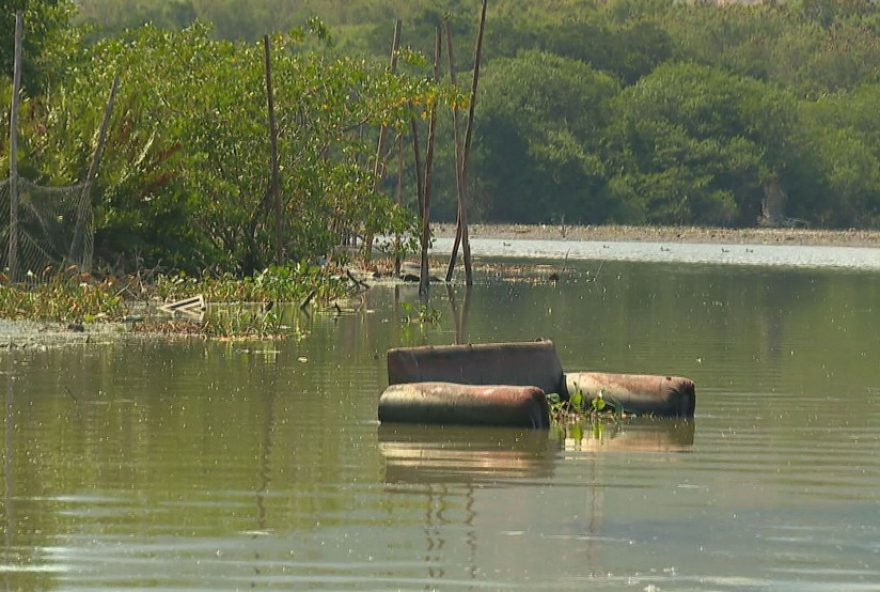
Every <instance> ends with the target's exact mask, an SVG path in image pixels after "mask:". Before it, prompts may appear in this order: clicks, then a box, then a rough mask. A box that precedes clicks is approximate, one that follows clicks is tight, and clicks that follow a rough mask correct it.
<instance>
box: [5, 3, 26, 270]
mask: <svg viewBox="0 0 880 592" xmlns="http://www.w3.org/2000/svg"><path fill="white" fill-rule="evenodd" d="M23 38H24V13H23V12H22V11H20V10H19V11H17V12H16V13H15V54H14V58H13V59H14V61H13V74H12V109H11V110H10V115H9V250H8V253H7V258H6V262H7V263H8V264H9V279H10V280H11V281H13V282H14V281H15V280H16V279H18V106H19V94H20V93H21V44H22V40H23Z"/></svg>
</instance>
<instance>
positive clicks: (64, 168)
mask: <svg viewBox="0 0 880 592" xmlns="http://www.w3.org/2000/svg"><path fill="white" fill-rule="evenodd" d="M7 4H9V2H7ZM13 5H16V6H17V4H16V3H15V2H12V3H11V4H10V6H9V10H7V14H11V9H12V8H14V6H13ZM72 7H73V5H72V4H71V3H69V2H65V1H63V0H43V1H35V2H29V3H28V4H27V10H28V13H29V16H28V18H29V20H28V23H29V24H28V27H29V28H28V37H27V38H28V40H29V41H28V43H31V44H33V45H31V46H29V47H28V48H27V59H28V60H30V61H29V62H28V64H30V65H29V66H28V68H30V70H29V73H28V74H27V81H26V84H27V86H26V90H25V93H24V96H23V99H24V101H23V104H22V117H21V129H20V134H19V136H20V151H21V154H20V161H21V163H22V172H23V173H24V174H27V175H28V176H29V177H34V178H36V179H37V180H38V181H40V182H42V183H44V184H50V183H55V184H66V183H72V182H76V181H78V180H81V179H82V176H83V175H84V172H85V170H86V169H87V167H88V163H89V161H90V159H91V155H92V153H93V151H94V148H95V141H96V129H97V128H98V125H99V123H100V117H101V113H102V105H103V104H104V101H105V100H106V95H107V91H108V89H109V86H110V81H111V80H112V77H113V75H114V74H116V73H117V72H119V73H121V74H122V87H121V90H120V96H119V97H118V98H117V103H116V105H117V107H116V115H115V116H114V121H113V125H112V127H111V133H110V137H109V140H108V145H107V149H106V151H105V158H104V162H103V163H102V166H101V170H100V174H99V177H98V182H97V187H96V191H95V196H96V204H95V205H96V226H97V234H96V252H97V254H98V256H99V257H100V258H101V259H102V260H103V261H105V262H106V263H108V264H110V265H113V266H120V267H123V268H125V267H127V268H133V267H135V266H137V265H145V266H162V267H163V268H167V269H184V270H186V271H188V272H189V273H196V272H199V271H202V270H206V269H209V270H211V272H212V273H218V274H219V273H223V272H232V273H236V274H252V273H255V272H258V271H259V270H261V269H264V268H266V267H267V266H268V264H269V263H270V262H272V261H274V259H275V252H276V250H277V249H278V248H279V247H280V248H281V250H282V251H283V252H284V254H285V258H286V259H287V260H293V261H298V260H312V259H314V258H315V257H318V256H321V255H324V254H326V253H328V252H329V251H330V249H331V247H332V246H333V245H334V244H336V243H338V241H339V238H340V237H341V236H343V235H344V234H348V233H355V234H366V235H380V234H391V233H395V232H404V231H406V230H411V229H412V228H413V215H412V214H411V213H410V212H412V211H414V210H415V207H414V202H415V197H414V196H415V190H414V186H413V185H414V184H413V181H412V172H413V171H412V164H411V147H410V146H405V149H404V154H405V156H406V159H407V165H406V171H405V175H404V193H403V202H404V204H405V205H404V206H403V207H397V206H396V205H394V204H392V203H391V200H390V199H389V198H388V194H390V193H393V191H394V186H395V183H394V181H393V180H392V179H391V177H392V176H393V175H392V174H390V173H391V171H390V169H391V168H393V165H391V164H390V162H389V164H388V166H387V167H386V168H387V169H388V173H389V174H386V178H385V182H384V183H381V184H379V186H378V187H379V189H378V191H377V190H376V183H375V179H374V178H373V165H374V159H375V138H376V132H377V131H378V126H380V125H387V126H388V127H389V128H390V130H391V132H390V134H389V142H388V144H387V146H388V148H389V149H388V153H389V154H391V148H390V147H391V146H393V145H394V143H393V139H394V138H395V137H403V138H404V142H405V143H408V141H409V121H410V117H411V116H413V115H415V116H416V119H417V121H418V122H420V125H424V117H425V115H426V113H428V111H429V109H430V107H431V105H433V104H435V103H438V102H439V103H440V104H441V105H444V106H447V107H448V106H449V105H452V104H456V105H458V106H459V107H461V108H463V109H464V108H465V107H466V106H467V100H466V98H465V97H466V90H465V89H467V88H468V87H469V82H470V73H471V72H470V69H471V68H472V64H473V56H472V54H471V52H470V51H469V49H470V47H471V46H472V41H473V39H474V36H475V33H476V30H475V29H476V23H477V17H478V12H479V2H477V1H476V0H473V1H470V0H467V1H466V0H443V1H442V2H439V3H437V2H429V1H428V0H413V1H407V2H404V1H403V0H394V1H392V2H380V1H379V0H354V1H350V2H341V1H339V0H251V1H249V2H247V3H241V2H237V1H236V2H233V1H232V0H216V1H215V0H211V1H210V2H209V1H206V0H174V1H171V2H167V1H165V0H162V1H160V0H133V1H132V2H130V3H119V2H117V1H116V0H80V1H79V2H78V3H77V7H78V10H79V14H78V16H77V22H81V23H82V22H85V23H89V24H90V25H92V26H94V27H95V28H94V29H92V30H91V31H84V30H81V29H76V28H71V27H70V26H69V25H68V19H69V17H70V15H71V10H72ZM316 16H317V17H320V18H321V19H323V20H321V21H318V20H315V18H314V17H316ZM395 17H401V18H403V19H404V28H403V32H404V37H403V48H404V49H402V50H401V53H400V57H401V58H403V59H402V60H401V64H400V69H401V71H402V72H403V74H401V75H398V76H391V75H389V74H388V73H387V72H386V69H387V60H388V48H389V45H390V37H391V28H392V24H393V19H394V18H395ZM447 19H448V20H449V22H450V24H451V25H452V29H453V32H454V36H455V43H456V49H457V51H456V57H457V65H458V75H459V84H460V88H458V89H454V88H451V87H448V86H444V85H440V86H436V85H434V84H432V83H430V82H428V75H427V74H428V71H429V70H430V64H429V61H430V60H427V59H426V58H425V55H428V54H429V52H430V45H431V42H432V40H433V30H434V28H435V27H436V26H437V25H438V24H442V23H444V22H445V21H446V20H447ZM145 22H151V23H154V26H146V27H142V28H136V29H132V30H125V29H128V28H129V27H138V26H140V25H141V24H143V23H145ZM203 23H211V24H210V25H207V24H203ZM324 23H326V24H324ZM7 25H8V26H7V28H5V29H4V30H3V31H4V32H3V34H4V35H9V40H10V41H9V42H7V43H5V44H4V46H3V49H2V51H3V52H6V53H2V54H0V56H2V58H3V59H4V60H6V61H7V62H8V56H9V55H11V54H10V53H9V52H11V30H12V29H11V25H9V24H8V23H7ZM271 31H275V32H276V33H275V34H273V36H272V45H273V57H272V60H273V73H274V77H275V80H274V83H275V99H276V100H275V104H276V118H277V122H278V131H279V159H280V166H281V195H282V200H283V203H282V214H281V216H282V228H283V237H282V238H281V244H280V245H279V244H278V239H277V238H276V235H275V228H276V225H275V216H276V214H275V210H274V207H273V204H272V202H271V200H270V199H268V191H267V189H268V183H269V171H268V162H269V140H268V133H267V129H266V117H267V116H266V96H265V82H264V79H263V76H264V65H263V51H262V44H261V43H258V42H256V41H257V40H258V39H259V38H260V37H261V36H262V35H263V34H264V33H266V32H271ZM279 31H280V32H279ZM878 32H880V7H878V6H877V5H876V4H875V3H874V2H871V1H870V0H845V1H843V2H833V1H831V0H801V1H798V2H784V3H783V2H763V3H759V4H748V5H746V4H740V3H732V4H726V5H723V6H721V5H716V4H715V3H711V2H668V1H665V0H609V1H607V2H604V1H603V2H600V1H598V0H593V1H583V0H536V1H535V2H529V3H522V2H519V1H514V0H498V1H497V2H491V3H490V11H489V18H488V30H487V37H486V43H485V60H484V70H483V72H484V76H483V80H482V81H481V86H480V93H479V98H478V103H477V120H476V123H477V127H476V130H475V136H474V143H473V154H472V159H471V166H470V169H469V178H468V181H469V192H470V195H471V196H472V204H473V206H472V207H473V209H472V212H471V214H472V215H471V220H474V221H479V220H480V219H484V220H485V219H488V220H491V221H511V222H551V221H559V220H563V219H564V220H565V221H566V222H568V223H578V222H582V223H603V222H628V223H652V224H654V223H679V224H701V225H706V224H713V225H733V226H745V225H752V224H754V223H755V222H756V220H757V219H758V217H759V216H760V214H761V204H762V200H763V198H764V192H765V187H766V186H767V184H768V183H771V182H772V183H774V184H776V183H778V186H779V187H780V188H781V190H782V191H784V192H785V193H786V194H787V195H788V196H789V199H788V206H787V207H788V210H787V215H790V216H793V217H796V218H798V219H802V220H804V221H806V222H807V223H809V224H813V225H824V226H862V227H865V226H877V225H878V221H880V179H878V163H880V146H878V143H880V142H878V140H877V138H878V137H880V134H878V133H877V132H878V131H880V130H878V124H877V123H876V120H877V118H876V116H875V114H874V107H873V105H876V99H877V98H878V96H877V95H878V93H877V90H876V88H877V85H880V41H878V38H880V37H878ZM85 39H88V40H89V41H85ZM240 40H244V41H240ZM444 50H445V47H444ZM355 56H356V57H355ZM7 70H8V68H7ZM8 84H9V83H8V80H7V79H6V78H3V79H2V81H0V94H2V97H0V106H3V107H7V108H8V95H9V88H8ZM450 119H451V117H450V114H449V110H448V109H443V110H441V112H440V122H439V126H438V143H437V151H436V158H435V168H434V173H435V191H434V194H435V201H434V204H433V205H432V211H433V213H434V215H435V217H439V218H440V219H443V220H449V221H451V220H454V219H455V212H456V196H455V191H454V187H455V182H454V164H453V163H454V156H453V150H452V129H451V124H450ZM6 125H7V123H6V122H5V121H4V122H3V123H2V124H0V126H6ZM6 137H7V135H6V133H5V132H4V134H3V138H6ZM424 138H425V135H424V134H423V135H422V141H424ZM2 141H3V142H5V139H4V140H2ZM423 152H424V151H423ZM6 158H8V154H6V151H5V150H2V149H0V161H2V160H5V159H6ZM390 160H392V161H393V160H394V158H393V156H392V158H391V159H390Z"/></svg>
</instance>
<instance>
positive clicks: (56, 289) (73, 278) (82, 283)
mask: <svg viewBox="0 0 880 592" xmlns="http://www.w3.org/2000/svg"><path fill="white" fill-rule="evenodd" d="M28 274H29V276H32V275H33V274H32V273H31V272H28ZM41 276H42V277H39V278H36V277H33V278H32V279H34V280H39V281H38V282H37V283H35V285H33V286H30V287H28V286H22V285H18V284H7V283H5V282H4V283H3V284H0V317H2V318H4V319H25V320H36V321H60V322H65V323H66V322H83V321H86V322H90V321H94V320H98V319H101V320H106V321H121V320H122V319H123V317H124V316H125V315H126V314H128V307H127V304H126V302H125V301H124V299H123V292H124V288H123V287H120V285H119V284H118V283H117V282H116V281H115V280H113V279H108V280H105V281H100V282H95V281H93V280H92V279H91V278H89V277H87V276H81V275H80V274H79V273H78V272H76V271H74V270H69V271H65V272H57V271H55V270H52V269H47V270H45V271H44V272H43V273H42V274H41Z"/></svg>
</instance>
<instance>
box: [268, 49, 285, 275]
mask: <svg viewBox="0 0 880 592" xmlns="http://www.w3.org/2000/svg"><path fill="white" fill-rule="evenodd" d="M263 52H264V54H265V60H266V108H267V109H268V111H269V147H270V151H271V152H270V155H269V166H270V167H271V169H272V171H271V173H270V174H271V177H270V180H269V194H270V195H271V197H272V209H273V210H275V264H276V265H283V264H284V211H283V208H282V207H281V175H280V173H279V171H278V127H277V125H276V124H275V91H274V90H273V87H272V45H271V42H270V41H269V36H268V35H264V36H263Z"/></svg>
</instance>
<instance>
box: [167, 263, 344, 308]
mask: <svg viewBox="0 0 880 592" xmlns="http://www.w3.org/2000/svg"><path fill="white" fill-rule="evenodd" d="M155 292H156V295H157V296H158V297H159V298H160V299H162V300H166V301H174V300H181V299H183V298H189V297H191V296H195V295H197V294H201V295H203V296H204V297H205V299H206V300H207V301H208V302H212V303H244V302H269V301H272V302H276V303H278V304H281V303H293V304H297V305H299V304H300V303H302V302H303V301H304V300H305V299H306V298H307V296H308V295H309V294H310V293H312V292H315V297H316V299H317V300H318V301H328V300H330V299H332V298H338V297H340V296H342V295H344V294H345V293H346V285H345V282H344V281H343V280H342V279H339V278H336V277H333V276H331V275H330V273H329V272H328V271H327V270H326V269H325V268H321V267H317V266H314V265H308V264H304V263H298V264H295V265H287V266H272V267H269V268H267V269H264V270H263V271H262V272H260V273H257V274H254V275H253V276H249V277H244V278H237V277H235V276H233V275H232V274H228V273H227V274H223V275H221V276H219V277H210V276H201V277H192V276H188V275H187V274H186V273H184V272H180V273H178V274H175V275H170V276H169V275H160V276H159V277H158V278H157V280H156V285H155Z"/></svg>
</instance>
